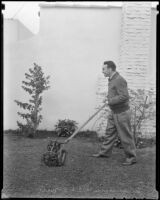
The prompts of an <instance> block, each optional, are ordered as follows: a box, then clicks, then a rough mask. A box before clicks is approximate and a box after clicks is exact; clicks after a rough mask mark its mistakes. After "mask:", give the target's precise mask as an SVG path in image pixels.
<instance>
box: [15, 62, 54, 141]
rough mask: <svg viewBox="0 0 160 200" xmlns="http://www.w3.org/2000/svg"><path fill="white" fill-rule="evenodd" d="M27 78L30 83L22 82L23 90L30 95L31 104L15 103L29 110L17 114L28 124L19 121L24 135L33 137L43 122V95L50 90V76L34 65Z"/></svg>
mask: <svg viewBox="0 0 160 200" xmlns="http://www.w3.org/2000/svg"><path fill="white" fill-rule="evenodd" d="M25 78H26V79H27V80H28V81H22V88H23V89H24V90H25V92H28V93H29V95H30V97H31V98H30V100H29V103H25V102H21V101H18V100H15V103H16V104H17V105H18V106H20V108H22V109H23V110H28V112H27V113H26V112H23V113H22V112H17V114H18V115H19V116H20V117H22V118H23V119H25V121H26V124H22V123H21V122H19V121H17V125H18V127H19V130H20V131H21V132H22V133H25V134H27V136H28V137H33V136H35V133H36V131H37V128H38V126H39V124H40V123H41V121H42V115H40V111H41V110H42V107H41V105H42V93H43V92H44V91H45V90H48V89H49V88H50V86H49V78H50V76H47V77H45V76H44V73H43V71H42V67H40V66H38V65H37V64H36V63H34V67H33V68H32V69H31V68H29V73H25Z"/></svg>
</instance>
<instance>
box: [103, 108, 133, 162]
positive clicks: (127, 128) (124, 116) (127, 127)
mask: <svg viewBox="0 0 160 200" xmlns="http://www.w3.org/2000/svg"><path fill="white" fill-rule="evenodd" d="M117 134H118V136H119V137H120V140H121V143H122V146H123V148H124V152H125V155H126V158H133V159H135V158H136V147H135V143H134V137H133V133H132V131H131V111H130V110H127V111H125V112H122V113H119V114H114V113H113V112H112V111H111V113H110V114H109V116H108V122H107V128H106V134H105V141H104V142H103V145H102V147H101V152H100V153H103V154H105V155H109V156H110V155H111V153H112V148H113V145H114V142H115V139H116V137H117Z"/></svg>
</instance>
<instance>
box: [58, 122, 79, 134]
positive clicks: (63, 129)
mask: <svg viewBox="0 0 160 200" xmlns="http://www.w3.org/2000/svg"><path fill="white" fill-rule="evenodd" d="M77 125H78V123H77V122H76V121H73V120H69V119H64V120H58V123H57V124H56V125H55V131H56V133H57V135H58V136H59V137H60V136H62V137H67V136H71V135H72V134H73V132H74V131H75V130H76V129H77V128H78V127H77Z"/></svg>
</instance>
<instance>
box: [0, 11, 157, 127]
mask: <svg viewBox="0 0 160 200" xmlns="http://www.w3.org/2000/svg"><path fill="white" fill-rule="evenodd" d="M153 12H154V11H153ZM121 15H122V10H121V8H116V7H110V8H75V7H70V8H69V7H50V8H49V7H48V8H47V7H41V10H40V31H39V33H38V34H37V35H35V36H34V37H30V38H28V39H25V40H19V41H15V42H13V43H10V44H8V45H5V46H4V49H5V55H4V66H5V68H4V102H5V103H4V128H5V129H9V128H17V125H16V120H19V117H18V115H17V111H18V110H19V108H18V107H17V105H16V104H15V103H14V99H18V100H24V101H26V98H27V99H28V95H27V94H25V92H24V91H23V90H22V88H21V82H22V80H24V73H25V72H27V71H28V68H29V67H32V66H33V62H36V63H37V64H38V65H40V66H42V67H43V70H44V72H45V74H46V75H50V76H51V79H50V84H51V88H50V89H49V90H48V91H46V92H45V93H44V95H43V110H42V115H43V120H42V123H41V125H40V127H39V128H42V129H48V130H53V128H54V124H55V123H56V122H57V120H58V119H65V118H69V119H73V120H76V121H77V122H78V123H79V124H82V123H83V122H84V121H85V120H87V118H89V117H90V116H91V115H92V114H93V113H94V112H95V107H96V105H97V100H96V99H97V95H96V91H97V81H98V77H99V76H101V69H102V63H103V61H104V60H113V61H115V63H116V64H117V70H118V65H119V63H118V60H119V52H120V30H121ZM153 21H154V20H153ZM152 26H153V27H152V28H153V30H156V29H155V28H156V27H155V22H153V23H152ZM152 34H154V31H153V33H152ZM154 37H155V36H154V35H153V41H154V40H155V38H154ZM153 41H152V42H151V47H152V55H151V56H152V59H153V60H152V64H153V65H154V59H155V54H154V51H155V46H154V45H155V43H154V42H153ZM151 68H152V67H151ZM153 68H155V66H153ZM19 121H21V120H19ZM93 122H94V120H93V121H92V122H91V123H89V124H88V125H87V126H86V127H85V129H87V128H91V127H92V124H93Z"/></svg>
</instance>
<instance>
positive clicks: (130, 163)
mask: <svg viewBox="0 0 160 200" xmlns="http://www.w3.org/2000/svg"><path fill="white" fill-rule="evenodd" d="M136 162H137V161H136V159H129V158H127V159H126V160H125V162H123V163H122V165H133V164H135V163H136Z"/></svg>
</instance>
